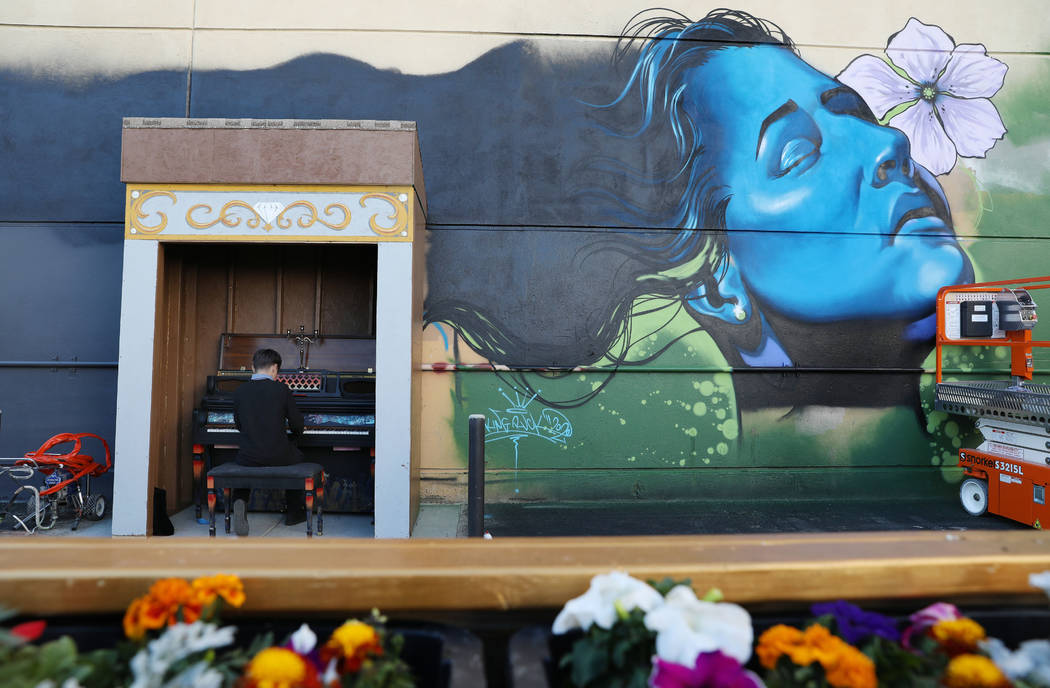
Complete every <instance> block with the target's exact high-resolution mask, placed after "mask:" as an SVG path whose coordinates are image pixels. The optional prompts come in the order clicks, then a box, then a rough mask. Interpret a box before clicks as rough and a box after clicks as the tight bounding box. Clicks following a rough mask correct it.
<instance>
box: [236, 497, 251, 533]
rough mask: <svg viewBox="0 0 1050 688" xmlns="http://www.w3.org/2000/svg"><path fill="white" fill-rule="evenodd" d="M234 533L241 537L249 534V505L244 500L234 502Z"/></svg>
mask: <svg viewBox="0 0 1050 688" xmlns="http://www.w3.org/2000/svg"><path fill="white" fill-rule="evenodd" d="M233 532H235V533H237V535H240V536H241V537H244V536H246V535H247V534H248V505H247V504H246V503H245V502H244V500H243V499H237V500H235V501H234V502H233Z"/></svg>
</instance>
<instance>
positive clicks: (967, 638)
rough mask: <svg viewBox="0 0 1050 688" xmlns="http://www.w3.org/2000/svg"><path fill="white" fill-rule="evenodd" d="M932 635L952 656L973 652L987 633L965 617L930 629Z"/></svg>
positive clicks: (942, 622)
mask: <svg viewBox="0 0 1050 688" xmlns="http://www.w3.org/2000/svg"><path fill="white" fill-rule="evenodd" d="M930 635H931V636H932V637H933V639H934V640H936V641H937V644H938V645H940V646H941V648H942V649H943V650H944V651H945V652H947V653H948V654H949V655H950V656H952V657H954V656H955V655H960V654H964V653H968V652H973V651H975V650H976V649H977V643H979V642H980V641H982V640H984V639H985V637H986V633H985V632H984V629H983V628H982V627H981V625H980V624H979V623H977V622H976V621H974V620H973V619H967V618H965V617H963V618H961V619H950V620H947V621H941V622H938V623H936V624H934V625H933V627H931V628H930Z"/></svg>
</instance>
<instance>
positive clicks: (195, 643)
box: [131, 621, 237, 688]
mask: <svg viewBox="0 0 1050 688" xmlns="http://www.w3.org/2000/svg"><path fill="white" fill-rule="evenodd" d="M236 630H237V629H236V628H234V627H233V626H227V627H226V628H219V627H218V626H216V625H215V624H209V623H204V622H203V621H197V622H195V623H192V624H184V623H177V624H175V625H173V626H169V627H168V629H167V630H165V631H164V633H162V634H161V635H160V636H159V637H158V638H157V639H156V640H153V641H151V642H150V644H149V645H148V646H146V648H145V649H143V650H139V651H138V653H137V654H136V655H135V656H134V657H132V658H131V672H132V674H133V675H134V677H135V680H134V682H133V683H132V684H131V688H162V687H163V686H166V684H165V683H164V675H165V674H166V673H167V671H168V669H170V668H171V666H172V665H173V664H175V663H176V662H178V661H180V660H182V659H185V658H186V657H189V656H190V655H192V654H195V653H197V652H203V651H205V650H211V649H213V648H217V647H225V646H226V645H229V644H230V643H232V642H233V634H234V632H236ZM205 679H209V677H202V678H201V680H205ZM209 680H210V679H209Z"/></svg>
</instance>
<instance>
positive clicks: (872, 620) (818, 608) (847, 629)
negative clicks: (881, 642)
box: [810, 600, 900, 645]
mask: <svg viewBox="0 0 1050 688" xmlns="http://www.w3.org/2000/svg"><path fill="white" fill-rule="evenodd" d="M810 610H811V611H812V612H813V615H814V616H824V615H825V614H831V616H832V617H834V619H835V624H836V626H837V627H838V633H839V635H840V636H842V639H843V640H845V641H846V642H847V643H849V644H850V645H858V644H860V643H861V642H863V641H864V640H867V639H868V638H870V637H871V636H873V635H877V636H881V637H883V638H885V639H886V640H892V641H893V642H897V640H899V639H900V633H899V632H898V631H897V624H896V622H895V621H894V620H893V619H891V618H889V617H888V616H883V615H882V614H876V613H875V612H866V611H864V610H863V609H861V608H860V607H858V606H856V605H853V604H850V603H849V602H846V601H845V600H838V601H837V602H825V603H823V604H815V605H813V606H812V607H811V608H810Z"/></svg>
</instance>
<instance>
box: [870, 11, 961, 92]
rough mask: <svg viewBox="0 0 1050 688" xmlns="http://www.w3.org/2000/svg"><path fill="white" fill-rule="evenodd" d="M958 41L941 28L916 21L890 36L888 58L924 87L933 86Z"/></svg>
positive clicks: (913, 18)
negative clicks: (924, 85) (926, 85)
mask: <svg viewBox="0 0 1050 688" xmlns="http://www.w3.org/2000/svg"><path fill="white" fill-rule="evenodd" d="M954 47H955V41H953V40H952V37H951V36H949V35H948V34H946V33H944V30H943V29H941V27H939V26H931V25H930V24H923V23H922V22H921V21H919V20H918V19H916V18H915V17H912V18H911V19H909V20H908V23H907V24H906V25H905V26H904V28H903V29H901V30H900V31H898V32H897V33H895V34H893V35H892V36H890V42H889V45H887V46H886V54H887V55H889V57H890V59H891V60H893V64H895V65H897V66H898V67H900V68H901V69H903V70H904V71H905V72H907V73H908V76H910V77H911V78H912V79H914V80H915V81H917V82H919V83H920V84H927V83H928V84H932V83H933V82H934V81H936V80H937V77H938V76H940V74H941V71H942V70H943V69H944V65H946V64H947V63H948V58H949V57H951V52H952V49H953V48H954Z"/></svg>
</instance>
